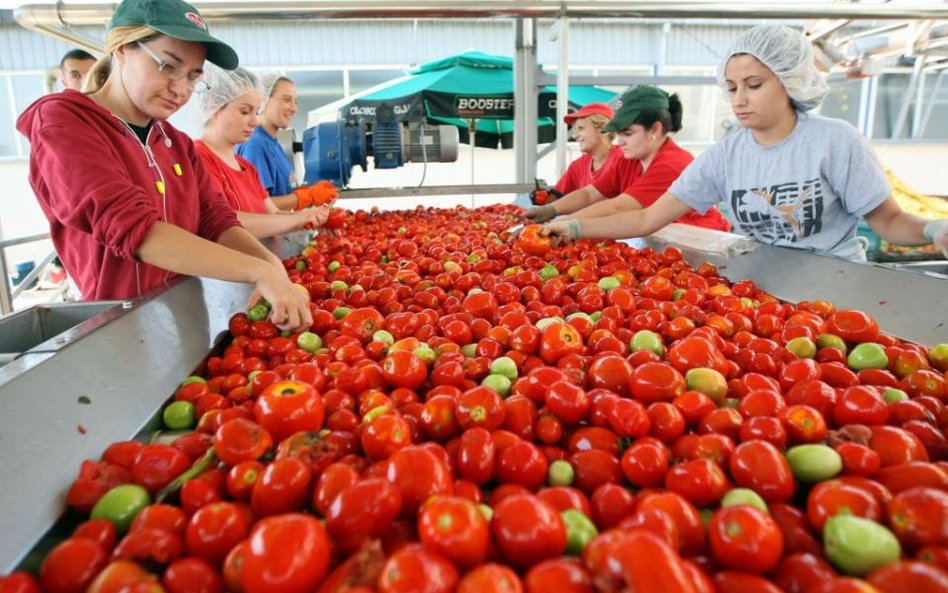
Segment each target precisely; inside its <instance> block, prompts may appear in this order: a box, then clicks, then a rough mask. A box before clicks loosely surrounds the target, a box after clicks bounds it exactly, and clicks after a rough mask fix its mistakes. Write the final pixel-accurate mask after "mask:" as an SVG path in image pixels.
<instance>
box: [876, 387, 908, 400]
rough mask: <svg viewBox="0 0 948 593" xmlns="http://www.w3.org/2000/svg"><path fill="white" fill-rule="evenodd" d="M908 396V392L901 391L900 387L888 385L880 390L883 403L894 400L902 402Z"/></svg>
mask: <svg viewBox="0 0 948 593" xmlns="http://www.w3.org/2000/svg"><path fill="white" fill-rule="evenodd" d="M908 398H909V396H908V394H907V393H905V392H904V391H902V390H901V389H896V388H895V387H889V388H888V389H886V390H885V391H883V392H882V399H884V400H885V403H887V404H891V403H895V402H902V401H905V400H907V399H908Z"/></svg>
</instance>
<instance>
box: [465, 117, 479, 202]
mask: <svg viewBox="0 0 948 593" xmlns="http://www.w3.org/2000/svg"><path fill="white" fill-rule="evenodd" d="M467 133H468V136H469V137H470V141H471V185H474V145H475V144H476V136H477V120H476V119H469V120H467ZM473 209H474V194H471V210H473Z"/></svg>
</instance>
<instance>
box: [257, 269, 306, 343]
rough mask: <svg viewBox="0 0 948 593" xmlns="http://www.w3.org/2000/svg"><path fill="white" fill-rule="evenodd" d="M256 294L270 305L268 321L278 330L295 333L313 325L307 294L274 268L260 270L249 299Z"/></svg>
mask: <svg viewBox="0 0 948 593" xmlns="http://www.w3.org/2000/svg"><path fill="white" fill-rule="evenodd" d="M258 294H259V296H262V297H263V298H265V299H266V300H267V302H268V303H270V321H271V322H273V324H274V325H276V326H277V327H278V328H280V329H283V330H291V331H295V330H299V329H302V328H306V327H309V326H310V325H312V324H313V316H312V314H311V313H310V310H309V294H308V293H307V292H306V290H305V289H304V288H303V287H302V286H297V285H296V284H293V283H292V282H290V281H289V279H288V278H287V277H286V274H285V273H281V271H280V270H278V269H276V268H275V267H274V266H271V265H266V266H265V267H263V268H261V272H260V275H259V276H258V277H257V281H256V282H255V283H254V294H252V295H251V298H252V299H253V298H254V297H255V296H256V295H258Z"/></svg>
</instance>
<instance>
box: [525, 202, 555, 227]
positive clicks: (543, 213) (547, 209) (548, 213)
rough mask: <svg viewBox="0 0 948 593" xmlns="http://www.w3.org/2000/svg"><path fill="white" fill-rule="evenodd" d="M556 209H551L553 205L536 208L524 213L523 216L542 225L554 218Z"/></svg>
mask: <svg viewBox="0 0 948 593" xmlns="http://www.w3.org/2000/svg"><path fill="white" fill-rule="evenodd" d="M557 214H558V213H557V211H556V208H554V207H553V204H547V205H546V206H537V207H535V208H530V209H529V210H527V211H526V212H524V214H523V216H524V217H525V218H528V219H529V220H531V221H533V222H536V223H539V224H543V223H544V222H546V221H548V220H552V219H554V218H556V215H557Z"/></svg>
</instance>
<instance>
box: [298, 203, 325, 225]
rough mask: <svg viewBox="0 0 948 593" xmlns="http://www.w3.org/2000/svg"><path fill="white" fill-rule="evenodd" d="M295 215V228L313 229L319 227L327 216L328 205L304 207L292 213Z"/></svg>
mask: <svg viewBox="0 0 948 593" xmlns="http://www.w3.org/2000/svg"><path fill="white" fill-rule="evenodd" d="M292 216H293V217H295V222H296V230H301V229H315V228H317V227H321V226H323V225H324V224H325V223H326V219H327V218H329V206H318V207H316V208H306V209H305V210H300V211H298V212H294V213H293V214H292Z"/></svg>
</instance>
